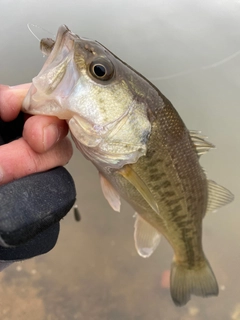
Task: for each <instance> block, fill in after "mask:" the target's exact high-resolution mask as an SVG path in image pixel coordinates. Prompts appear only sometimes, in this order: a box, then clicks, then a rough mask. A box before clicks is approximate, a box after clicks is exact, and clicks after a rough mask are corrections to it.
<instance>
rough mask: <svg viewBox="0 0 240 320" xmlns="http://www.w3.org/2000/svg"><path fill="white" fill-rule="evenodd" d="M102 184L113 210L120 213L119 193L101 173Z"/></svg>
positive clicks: (104, 193)
mask: <svg viewBox="0 0 240 320" xmlns="http://www.w3.org/2000/svg"><path fill="white" fill-rule="evenodd" d="M99 177H100V184H101V187H102V192H103V195H104V197H105V198H106V199H107V201H108V203H109V204H110V206H111V207H112V208H113V210H115V211H118V212H120V206H121V200H120V196H119V194H118V192H117V191H116V190H115V189H114V188H113V186H112V185H111V183H110V182H109V181H108V180H107V179H106V178H104V176H103V175H101V173H99Z"/></svg>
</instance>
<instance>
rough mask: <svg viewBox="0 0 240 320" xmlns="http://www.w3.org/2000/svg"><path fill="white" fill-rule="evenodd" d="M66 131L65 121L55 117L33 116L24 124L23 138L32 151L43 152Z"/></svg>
mask: <svg viewBox="0 0 240 320" xmlns="http://www.w3.org/2000/svg"><path fill="white" fill-rule="evenodd" d="M67 133H68V125H67V123H66V121H64V120H60V119H58V118H56V117H49V116H33V117H30V118H28V119H27V121H26V122H25V124H24V129H23V138H24V139H25V140H26V141H27V142H28V144H29V145H30V147H31V148H32V149H33V150H34V151H36V152H38V153H43V152H46V151H47V150H49V149H51V148H52V147H53V146H54V145H55V144H56V143H57V142H58V141H59V140H61V139H63V138H64V137H65V136H66V135H67Z"/></svg>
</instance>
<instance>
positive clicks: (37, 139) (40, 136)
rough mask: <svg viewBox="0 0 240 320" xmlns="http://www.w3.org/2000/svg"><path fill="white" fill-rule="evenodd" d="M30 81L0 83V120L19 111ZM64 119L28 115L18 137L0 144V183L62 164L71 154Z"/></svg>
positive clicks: (10, 117)
mask: <svg viewBox="0 0 240 320" xmlns="http://www.w3.org/2000/svg"><path fill="white" fill-rule="evenodd" d="M29 87H30V84H22V85H19V86H15V87H8V86H4V85H0V119H1V120H2V121H4V122H8V121H12V120H13V119H15V118H16V117H17V115H18V114H19V112H20V110H21V105H22V101H23V99H24V97H25V95H26V94H27V91H28V89H29ZM67 133H68V126H67V124H66V122H65V121H64V120H60V119H58V118H56V117H49V116H40V115H39V116H32V117H29V118H27V120H26V121H25V124H24V128H23V132H22V137H21V138H19V139H17V140H14V141H12V142H10V143H7V144H4V145H2V146H0V185H2V184H6V183H8V182H10V181H12V180H15V179H19V178H21V177H24V176H26V175H29V174H32V173H36V172H42V171H46V170H48V169H51V168H54V167H57V166H62V165H65V164H66V163H67V162H68V161H69V160H70V158H71V156H72V152H73V150H72V146H71V142H70V140H69V139H68V138H67V137H66V135H67Z"/></svg>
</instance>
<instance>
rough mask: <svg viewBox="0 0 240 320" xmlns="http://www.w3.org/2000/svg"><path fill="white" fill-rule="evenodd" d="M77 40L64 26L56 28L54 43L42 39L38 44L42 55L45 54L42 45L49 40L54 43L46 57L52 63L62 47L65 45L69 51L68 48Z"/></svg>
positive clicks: (76, 36)
mask: <svg viewBox="0 0 240 320" xmlns="http://www.w3.org/2000/svg"><path fill="white" fill-rule="evenodd" d="M77 39H79V36H78V35H76V34H75V33H73V32H71V30H70V29H69V28H68V27H67V26H66V25H61V26H60V27H59V28H58V32H57V36H56V40H55V41H54V40H53V39H46V38H43V39H42V40H41V42H40V49H41V51H42V52H43V54H45V50H44V43H47V42H49V41H50V40H52V41H53V42H54V46H53V49H52V51H51V53H50V55H49V57H48V60H49V59H50V60H51V62H52V61H53V60H54V59H55V57H56V55H57V54H58V52H59V51H60V50H61V49H62V47H63V46H64V45H67V46H68V47H69V50H71V48H70V47H71V46H73V44H74V42H75V40H77ZM50 56H51V58H50Z"/></svg>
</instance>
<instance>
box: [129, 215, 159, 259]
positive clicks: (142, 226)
mask: <svg viewBox="0 0 240 320" xmlns="http://www.w3.org/2000/svg"><path fill="white" fill-rule="evenodd" d="M160 239H161V236H160V234H159V233H158V232H157V230H156V229H155V228H153V227H152V226H151V225H150V224H149V223H148V222H146V221H145V220H143V219H142V218H141V217H140V216H139V214H137V213H136V221H135V224H134V241H135V247H136V249H137V252H138V254H139V255H140V256H141V257H143V258H148V257H150V256H151V254H152V253H153V252H154V250H155V249H156V248H157V246H158V244H159V242H160Z"/></svg>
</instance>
